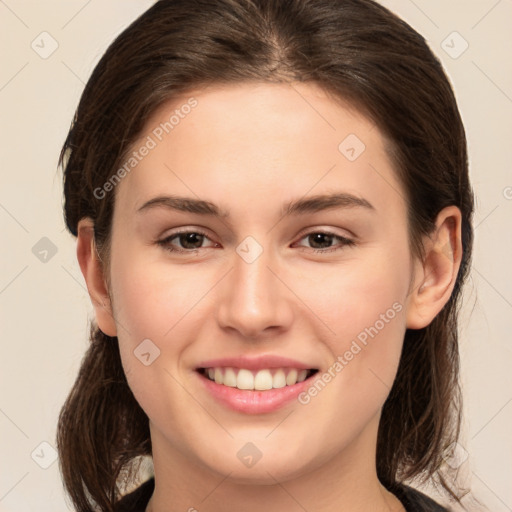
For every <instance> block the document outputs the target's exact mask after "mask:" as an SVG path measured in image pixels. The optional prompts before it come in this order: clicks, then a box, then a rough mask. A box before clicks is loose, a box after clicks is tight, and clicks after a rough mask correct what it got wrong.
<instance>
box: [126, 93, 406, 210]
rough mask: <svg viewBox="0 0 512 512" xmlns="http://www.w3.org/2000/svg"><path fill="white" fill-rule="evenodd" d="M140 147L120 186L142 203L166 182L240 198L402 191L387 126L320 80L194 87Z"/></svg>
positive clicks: (178, 189)
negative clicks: (329, 90) (384, 132)
mask: <svg viewBox="0 0 512 512" xmlns="http://www.w3.org/2000/svg"><path fill="white" fill-rule="evenodd" d="M133 153H137V155H136V156H133ZM141 153H144V155H141ZM130 155H132V157H131V159H132V162H131V163H132V164H134V165H133V167H130V166H128V167H127V168H129V172H127V173H126V178H124V179H123V180H122V182H121V183H120V185H119V187H118V190H117V194H118V195H119V200H120V201H121V202H123V203H124V202H126V203H127V204H130V205H132V206H133V207H136V206H137V205H139V206H140V204H141V201H143V200H148V199H150V198H151V196H152V195H153V196H154V195H158V194H162V193H165V192H172V193H175V194H176V193H179V194H184V193H186V195H187V196H191V195H192V196H198V197H201V199H212V200H215V202H216V203H218V202H219V201H220V202H221V203H222V202H224V203H225V204H226V205H227V204H235V203H238V206H240V207H243V206H245V207H247V206H248V203H249V202H250V203H251V204H260V205H262V206H263V205H264V204H265V202H266V201H269V200H270V199H271V196H272V197H273V198H279V199H284V198H285V197H288V196H290V197H296V196H302V195H304V194H306V193H307V192H308V191H309V190H311V192H314V193H321V192H325V191H327V190H333V189H336V190H338V189H340V187H341V188H343V189H344V190H345V191H347V192H356V193H357V194H359V195H360V194H361V193H370V195H373V196H375V199H377V198H378V201H377V202H386V198H387V200H389V201H395V202H396V200H397V199H399V200H400V199H402V198H401V197H400V192H399V189H400V185H399V183H398V182H397V180H396V176H395V173H394V171H393V169H392V165H391V162H390V160H389V158H388V154H387V152H386V139H385V138H384V137H383V136H382V134H381V133H380V131H379V130H378V128H377V127H376V126H375V125H374V124H373V123H372V122H371V121H370V120H368V119H367V118H366V117H364V116H363V115H361V114H360V113H359V112H358V111H357V110H356V109H355V108H353V107H352V106H350V105H349V104H348V103H344V102H343V100H340V99H335V98H334V97H332V96H331V95H329V94H328V93H326V92H325V91H324V90H323V89H321V88H320V87H318V86H316V85H314V84H299V83H294V84H269V83H241V84H230V85H214V86H210V87H208V88H204V89H200V90H193V91H190V92H188V93H187V94H183V95H181V96H180V97H178V98H175V99H173V100H172V101H170V102H168V103H166V104H164V105H162V106H161V107H160V108H159V109H158V110H157V111H156V112H155V113H154V114H153V115H152V116H151V118H150V119H149V120H148V122H147V123H146V126H145V129H144V130H143V133H142V134H141V136H140V137H139V138H138V140H137V141H135V142H134V143H133V144H132V146H131V152H129V154H128V156H127V159H126V161H127V160H128V158H129V157H130ZM213 196H215V197H213ZM397 196H398V197H397ZM217 200H219V201H217ZM267 206H268V204H267Z"/></svg>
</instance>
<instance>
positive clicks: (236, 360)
mask: <svg viewBox="0 0 512 512" xmlns="http://www.w3.org/2000/svg"><path fill="white" fill-rule="evenodd" d="M228 366H230V367H233V368H245V369H247V370H263V369H265V368H269V369H270V368H297V369H298V370H311V369H316V368H317V367H315V366H312V365H311V364H306V363H302V362H300V361H297V360H295V359H290V358H288V357H283V356H276V355H263V356H258V357H247V356H238V357H223V358H219V359H210V360H208V361H202V362H201V363H199V364H198V366H197V368H198V369H199V368H216V367H228Z"/></svg>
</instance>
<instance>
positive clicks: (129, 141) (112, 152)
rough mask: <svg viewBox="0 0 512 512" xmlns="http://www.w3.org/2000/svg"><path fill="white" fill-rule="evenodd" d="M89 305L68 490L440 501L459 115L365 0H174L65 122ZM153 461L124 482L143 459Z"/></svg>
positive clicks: (464, 238) (467, 210)
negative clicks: (148, 473) (420, 487)
mask: <svg viewBox="0 0 512 512" xmlns="http://www.w3.org/2000/svg"><path fill="white" fill-rule="evenodd" d="M61 163H62V165H63V168H64V186H65V216H66V222H67V226H68V228H69V230H70V231H71V233H72V234H73V235H75V236H77V256H78V260H79V264H80V267H81V270H82V272H83V275H84V277H85V280H86V282H87V287H88V290H89V294H90V296H91V300H92V302H93V305H94V309H95V323H94V324H93V325H92V330H91V345H90V348H89V350H88V352H87V354H86V356H85V358H84V360H83V362H82V367H81V370H80V373H79V376H78V378H77V381H76V383H75V385H74V387H73V389H72V391H71V394H70V396H69V398H68V400H67V402H66V404H65V405H64V407H63V410H62V412H61V417H60V421H59V431H58V447H59V451H60V457H61V469H62V473H63V478H64V482H65V485H66V488H67V491H68V493H69V494H70V497H71V499H72V500H73V503H74V505H75V507H76V509H77V510H78V511H91V510H102V511H111V510H130V511H135V510H137V511H139V510H140V511H142V510H146V511H151V512H160V511H163V510H190V511H192V510H199V511H203V510H205V511H206V510H208V511H221V510H244V511H253V510H254V511H255V510H261V509H265V510H268V511H274V510H284V509H286V510H310V511H313V510H314V511H321V512H324V511H334V510H350V511H352V512H357V511H368V510H371V511H380V510H382V511H384V510H393V511H404V510H407V511H411V510H446V509H444V508H442V507H441V506H440V505H439V504H436V503H435V502H434V500H432V499H430V498H428V497H427V496H425V495H424V494H422V493H420V492H419V491H417V490H415V489H414V488H412V487H410V486H407V485H405V483H404V481H405V480H406V479H408V480H409V481H410V480H412V479H413V478H418V479H419V478H422V479H423V480H428V479H433V480H434V481H438V482H439V483H440V484H441V485H442V486H443V488H444V489H445V490H446V492H447V493H448V495H449V496H450V497H451V498H452V499H453V500H455V501H460V500H459V497H458V490H457V488H456V486H454V485H452V484H450V483H448V480H450V481H451V479H452V477H451V475H449V473H448V470H449V467H447V466H446V464H443V457H445V456H446V453H447V449H450V447H453V445H454V444H453V443H454V442H455V441H456V440H457V438H458V435H459V426H460V411H461V400H460V391H459V387H458V347H457V308H458V302H459V296H460V292H461V287H462V285H463V282H464V279H465V277H466V274H467V271H468V266H469V261H470V254H471V246H472V228H471V216H472V211H473V197H472V192H471V188H470V184H469V180H468V172H467V154H466V141H465V134H464V128H463V125H462V122H461V118H460V115H459V112H458V109H457V105H456V101H455V98H454V95H453V91H452V89H451V87H450V85H449V82H448V80H447V78H446V76H445V74H444V72H443V70H442V67H441V65H440V63H439V61H438V60H437V59H436V57H435V56H434V55H433V54H432V52H431V51H430V50H429V48H428V46H427V45H426V43H425V41H424V39H423V38H422V37H421V36H420V35H419V34H417V33H416V32H415V31H414V30H413V29H412V28H410V27H409V26H408V25H407V24H405V23H404V22H403V21H401V20H399V19H398V18H397V17H395V16H394V15H393V14H391V13H390V12H389V11H387V10H386V9H384V8H383V7H381V6H379V5H378V4H376V3H374V2H372V1H370V0H314V1H312V0H288V1H284V0H272V1H269V0H266V1H262V0H215V1H211V0H187V1H178V0H162V1H159V2H157V3H156V4H155V5H154V6H153V7H152V8H151V9H149V10H148V11H147V12H146V13H145V14H143V15H142V16H141V17H140V18H139V19H138V20H136V21H135V22H134V23H133V24H132V25H131V26H130V27H128V28H127V29H126V30H125V31H124V32H123V33H122V34H121V35H120V36H119V37H118V38H117V40H116V41H115V42H114V43H113V44H112V45H111V47H110V48H109V49H108V50H107V52H106V53H105V55H104V56H103V58H102V59H101V61H100V62H99V64H98V65H97V67H96V69H95V70H94V72H93V74H92V76H91V78H90V80H89V82H88V83H87V85H86V88H85V90H84V93H83V95H82V98H81V101H80V105H79V107H78V110H77V113H76V116H75V119H74V122H73V125H72V127H71V130H70V132H69V135H68V137H67V139H66V142H65V144H64V147H63V150H62V154H61ZM141 456H151V458H152V461H153V466H154V477H153V478H151V479H150V480H149V481H148V482H146V483H145V484H144V485H143V486H141V487H139V488H138V489H137V490H135V491H134V492H132V493H130V494H129V495H128V496H124V498H123V495H125V494H127V493H128V489H131V488H132V487H133V485H134V483H135V482H137V475H136V473H137V467H138V466H137V463H138V461H140V457H141Z"/></svg>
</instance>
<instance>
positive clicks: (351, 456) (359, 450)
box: [146, 418, 405, 512]
mask: <svg viewBox="0 0 512 512" xmlns="http://www.w3.org/2000/svg"><path fill="white" fill-rule="evenodd" d="M378 419H379V418H376V420H375V422H370V423H369V424H368V426H367V427H368V428H367V429H366V430H365V431H364V432H362V434H361V435H360V436H359V438H358V439H357V440H356V441H354V442H353V443H352V444H351V446H350V447H347V449H345V450H344V451H343V452H341V453H339V454H335V455H333V456H332V457H331V458H330V459H329V460H325V461H321V462H320V463H318V462H317V464H316V466H315V467H313V464H311V465H309V467H308V468H302V469H300V470H298V471H297V472H296V473H295V475H294V476H292V477H291V478H290V477H289V474H290V472H288V474H287V475H286V477H282V476H280V475H276V474H275V472H274V473H273V471H272V469H273V468H272V466H271V465H269V466H267V467H264V466H263V459H261V460H260V461H259V462H258V463H257V465H255V466H254V467H253V468H252V469H251V471H254V470H255V469H256V468H257V466H258V465H259V466H260V468H259V473H256V472H254V473H252V476H253V477H254V478H251V479H248V478H240V477H235V476H234V472H231V473H228V474H220V473H217V472H215V471H214V470H212V469H211V468H210V467H207V466H206V465H205V464H204V463H202V462H201V461H197V460H194V459H193V457H191V455H190V454H187V453H185V452H183V451H181V450H180V449H179V448H178V447H175V446H173V445H170V443H169V442H168V441H167V440H165V438H163V437H162V436H161V434H160V432H158V431H157V430H155V429H154V428H153V427H152V429H151V438H152V443H153V462H154V469H155V491H154V493H153V496H152V498H151V501H150V503H149V505H148V508H147V509H146V512H170V511H172V512H174V511H188V512H206V511H207V512H226V511H227V510H244V512H261V511H262V510H264V511H265V512H278V511H279V512H280V511H282V510H287V511H289V512H304V510H308V511H312V510H314V511H315V512H339V511H340V510H350V511H351V512H368V511H369V510H371V511H372V512H404V511H405V509H404V507H403V505H402V504H401V503H400V501H399V500H398V498H397V497H396V496H394V495H393V494H391V493H390V492H388V491H387V490H386V489H385V487H384V486H383V485H382V484H381V483H380V481H379V480H378V477H377V474H376V468H375V448H376V435H377V427H378ZM371 439H373V443H371V442H369V441H370V440H371ZM297 460H298V461H300V453H299V454H297ZM269 462H272V461H267V464H268V463H269Z"/></svg>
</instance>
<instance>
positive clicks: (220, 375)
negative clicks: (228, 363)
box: [206, 367, 308, 391]
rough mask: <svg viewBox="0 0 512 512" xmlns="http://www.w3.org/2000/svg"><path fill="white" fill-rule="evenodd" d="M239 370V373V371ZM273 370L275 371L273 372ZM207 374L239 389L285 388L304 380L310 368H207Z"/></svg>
mask: <svg viewBox="0 0 512 512" xmlns="http://www.w3.org/2000/svg"><path fill="white" fill-rule="evenodd" d="M237 372H238V373H237ZM272 372H273V373H272ZM206 374H207V375H208V377H209V378H210V380H214V381H215V382H216V383H217V384H223V385H224V386H229V387H232V388H238V389H255V390H258V391H263V390H265V389H272V388H284V387H285V386H292V385H293V384H296V383H297V382H302V381H303V380H305V379H306V377H307V375H308V370H298V369H295V368H278V369H272V370H270V369H265V370H259V371H258V372H254V373H253V372H252V371H251V370H246V369H245V368H240V369H238V368H230V367H226V368H221V367H219V368H207V369H206Z"/></svg>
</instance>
